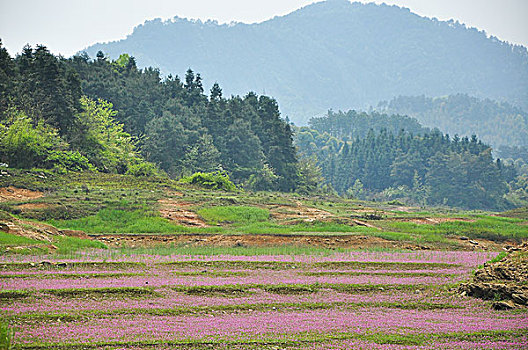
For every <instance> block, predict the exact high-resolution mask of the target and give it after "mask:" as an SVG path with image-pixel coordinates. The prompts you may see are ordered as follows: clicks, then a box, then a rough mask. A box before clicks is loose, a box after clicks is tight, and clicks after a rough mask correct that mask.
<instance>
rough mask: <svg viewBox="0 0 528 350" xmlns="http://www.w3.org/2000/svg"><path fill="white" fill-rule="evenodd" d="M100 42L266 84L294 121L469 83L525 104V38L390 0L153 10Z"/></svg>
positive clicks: (230, 82) (116, 52)
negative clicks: (213, 15)
mask: <svg viewBox="0 0 528 350" xmlns="http://www.w3.org/2000/svg"><path fill="white" fill-rule="evenodd" d="M380 24H382V25H380ZM100 50H102V51H103V52H105V53H106V54H108V55H109V56H110V57H111V58H112V59H117V58H118V57H119V56H120V55H121V54H122V53H123V52H127V53H129V54H130V55H132V56H134V57H136V59H137V62H138V65H139V66H140V67H149V66H153V67H159V68H160V70H161V71H162V72H163V73H164V74H169V73H172V72H181V71H183V70H185V69H187V68H188V67H193V68H194V69H195V70H197V71H199V72H201V73H203V75H204V78H205V80H204V85H205V86H211V85H212V83H213V82H214V81H215V80H216V81H218V82H219V83H220V84H221V85H222V87H223V88H224V91H225V92H226V93H227V94H228V95H230V94H232V93H234V94H245V93H246V92H247V91H257V92H263V91H265V92H266V93H267V94H270V95H271V96H274V97H275V98H276V99H277V101H278V102H279V104H280V106H281V110H282V112H283V115H286V116H289V117H290V119H291V120H293V121H294V122H295V123H297V124H298V125H300V124H305V123H306V122H307V121H308V119H309V118H311V117H312V116H314V115H320V114H322V113H324V112H325V111H327V110H328V109H329V108H334V109H336V110H338V109H342V110H348V109H350V108H360V109H364V108H366V107H368V106H370V105H372V106H375V105H376V104H377V103H378V102H379V101H382V100H390V99H392V98H394V97H396V96H400V95H401V96H414V95H422V94H425V95H426V96H444V95H448V94H457V93H467V94H469V95H471V96H477V97H482V98H492V99H495V100H498V101H502V100H505V101H508V102H510V103H511V104H513V105H515V106H519V107H522V108H525V109H527V108H528V65H526V62H527V61H528V52H527V50H526V48H525V47H522V46H514V45H510V44H508V43H505V42H502V41H500V40H498V39H497V38H493V37H491V38H488V37H487V35H486V34H485V33H484V32H481V31H478V30H477V29H474V28H467V27H466V26H465V25H463V24H460V23H458V22H453V21H449V22H444V21H438V20H436V19H430V18H424V17H420V16H418V15H416V14H413V13H411V12H410V11H409V10H408V9H403V8H399V7H396V6H387V5H376V4H361V3H350V2H348V1H345V0H331V1H326V2H320V3H316V4H312V5H309V6H306V7H304V8H302V9H300V10H298V11H295V12H293V13H291V14H289V15H286V16H283V17H276V18H273V19H271V20H269V21H266V22H263V23H259V24H249V25H248V24H242V23H237V24H230V25H227V24H224V25H219V24H217V23H215V22H212V21H209V22H206V23H202V22H201V21H192V20H187V19H182V18H178V17H175V18H174V19H173V20H170V21H165V22H163V21H161V20H159V19H158V20H152V21H147V22H146V23H144V24H143V25H140V26H138V27H136V28H135V29H134V31H133V33H132V34H130V35H129V36H128V37H127V38H126V39H123V40H120V41H116V42H110V43H105V44H96V45H93V46H91V47H89V48H87V49H86V52H87V53H88V54H89V55H90V56H91V57H94V56H95V55H96V53H97V52H98V51H100ZM426 126H431V125H429V124H426ZM434 126H438V127H441V125H434ZM464 131H466V130H464ZM471 132H473V131H471ZM474 132H477V130H475V131H474ZM479 136H481V137H484V135H480V133H479ZM484 139H485V140H486V141H487V142H491V141H494V140H489V139H488V138H484Z"/></svg>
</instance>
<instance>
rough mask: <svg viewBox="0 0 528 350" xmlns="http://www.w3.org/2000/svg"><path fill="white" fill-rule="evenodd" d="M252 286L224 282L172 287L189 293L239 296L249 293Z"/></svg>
mask: <svg viewBox="0 0 528 350" xmlns="http://www.w3.org/2000/svg"><path fill="white" fill-rule="evenodd" d="M253 288H255V286H254V285H249V284H245V285H239V284H226V285H212V286H178V287H174V288H173V290H175V291H177V292H182V293H185V294H189V295H222V296H240V295H247V294H250V293H251V289H253Z"/></svg>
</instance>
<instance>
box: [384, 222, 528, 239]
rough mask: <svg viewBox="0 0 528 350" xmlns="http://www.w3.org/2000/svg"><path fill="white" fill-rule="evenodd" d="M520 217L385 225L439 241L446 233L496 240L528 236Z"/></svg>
mask: <svg viewBox="0 0 528 350" xmlns="http://www.w3.org/2000/svg"><path fill="white" fill-rule="evenodd" d="M519 222H522V220H520V219H513V218H504V217H495V216H479V217H478V218H476V220H475V222H469V221H450V222H443V223H440V224H437V225H427V224H416V223H412V222H387V223H385V225H384V226H386V227H387V228H389V229H390V230H392V231H398V232H404V233H408V234H413V235H417V236H418V238H417V239H418V240H420V239H422V240H424V241H433V242H435V241H438V240H439V239H443V238H444V237H445V236H446V235H456V236H467V237H469V238H482V239H490V240H496V241H504V240H507V239H516V240H522V239H526V238H528V228H527V227H526V226H523V225H518V223H519Z"/></svg>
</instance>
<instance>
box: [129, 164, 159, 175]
mask: <svg viewBox="0 0 528 350" xmlns="http://www.w3.org/2000/svg"><path fill="white" fill-rule="evenodd" d="M126 174H127V175H133V176H155V175H157V174H158V171H157V169H156V167H155V166H154V165H153V164H152V163H147V162H139V163H136V164H132V165H130V166H129V167H128V170H127V172H126Z"/></svg>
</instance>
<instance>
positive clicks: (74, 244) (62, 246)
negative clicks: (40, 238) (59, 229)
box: [53, 236, 107, 254]
mask: <svg viewBox="0 0 528 350" xmlns="http://www.w3.org/2000/svg"><path fill="white" fill-rule="evenodd" d="M53 244H54V245H55V246H56V247H57V248H58V249H57V251H56V253H58V254H70V253H72V252H76V251H78V250H83V249H106V248H107V247H106V245H104V244H103V243H101V242H99V241H92V240H89V239H81V238H77V237H68V236H56V237H54V239H53Z"/></svg>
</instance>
